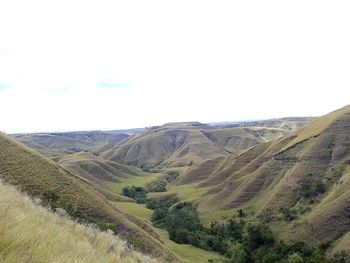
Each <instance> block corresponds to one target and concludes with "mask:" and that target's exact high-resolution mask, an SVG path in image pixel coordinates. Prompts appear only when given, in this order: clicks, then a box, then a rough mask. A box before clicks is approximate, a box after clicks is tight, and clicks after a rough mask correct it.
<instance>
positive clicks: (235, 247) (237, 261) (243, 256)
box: [225, 242, 247, 263]
mask: <svg viewBox="0 0 350 263" xmlns="http://www.w3.org/2000/svg"><path fill="white" fill-rule="evenodd" d="M225 256H226V257H228V258H229V260H228V261H227V262H228V263H231V262H232V263H246V262H247V252H246V251H245V250H244V247H243V246H242V244H240V243H238V242H233V243H230V244H229V245H228V249H227V250H226V254H225Z"/></svg>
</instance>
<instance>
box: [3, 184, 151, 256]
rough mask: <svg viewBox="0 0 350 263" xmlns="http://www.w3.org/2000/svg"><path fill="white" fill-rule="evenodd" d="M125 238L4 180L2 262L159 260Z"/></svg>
mask: <svg viewBox="0 0 350 263" xmlns="http://www.w3.org/2000/svg"><path fill="white" fill-rule="evenodd" d="M125 244H126V243H125V242H124V241H122V240H120V239H119V238H117V237H116V236H114V235H112V234H111V233H107V232H100V231H98V230H94V229H92V228H89V227H87V226H84V225H81V224H78V223H76V222H74V221H71V220H70V219H68V218H66V217H61V216H58V215H56V214H53V213H51V212H49V211H47V210H46V209H45V208H43V207H40V206H38V205H35V204H34V203H33V202H32V201H31V200H30V199H29V198H28V197H26V196H23V195H21V194H20V193H19V192H18V191H17V190H16V189H15V188H14V187H10V186H5V185H3V184H2V183H1V182H0V262H4V263H5V262H6V263H21V262H23V263H24V262H26V263H41V262H42V263H44V262H45V263H46V262H52V263H67V262H71V263H73V262H74V263H80V262H81V263H89V262H91V263H95V262H101V263H104V262H106V263H107V262H111V263H112V262H130V263H131V262H145V263H146V262H156V261H155V260H151V259H150V258H149V257H147V256H144V255H141V254H139V253H137V252H128V251H126V250H125V248H124V246H125Z"/></svg>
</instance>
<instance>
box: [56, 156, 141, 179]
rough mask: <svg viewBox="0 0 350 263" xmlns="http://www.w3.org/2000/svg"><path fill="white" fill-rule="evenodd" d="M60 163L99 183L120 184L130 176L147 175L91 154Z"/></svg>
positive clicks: (64, 158)
mask: <svg viewBox="0 0 350 263" xmlns="http://www.w3.org/2000/svg"><path fill="white" fill-rule="evenodd" d="M58 163H59V164H60V165H61V166H63V167H65V168H67V169H68V170H70V171H72V172H75V173H76V174H79V175H81V176H83V177H85V178H87V179H88V180H91V181H94V182H97V183H102V182H105V181H109V182H120V181H121V180H122V179H125V178H127V177H129V176H146V175H147V174H146V173H144V172H143V171H142V170H139V169H137V168H135V167H130V166H126V165H123V164H119V163H115V162H113V161H109V160H105V159H102V158H100V157H99V156H96V155H94V154H92V153H90V152H81V153H76V154H72V155H67V156H64V157H62V158H60V159H59V161H58Z"/></svg>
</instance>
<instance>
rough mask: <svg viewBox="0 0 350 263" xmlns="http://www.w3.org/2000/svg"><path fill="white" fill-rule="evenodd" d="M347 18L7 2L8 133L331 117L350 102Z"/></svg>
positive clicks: (254, 10)
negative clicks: (165, 123) (193, 121)
mask: <svg viewBox="0 0 350 263" xmlns="http://www.w3.org/2000/svg"><path fill="white" fill-rule="evenodd" d="M349 11H350V4H349V2H348V1H337V2H334V1H333V2H331V1H292V2H288V1H215V2H214V1H203V0H201V1H199V0H198V1H196V0H190V1H181V0H180V1H164V0H162V1H160V0H159V1H153V0H150V1H141V0H140V1H136V0H131V1H101V0H100V1H77V0H76V1H66V0H65V1H48V0H46V1H44V0H42V1H37V0H34V1H24V0H23V1H19V0H13V1H2V2H0V72H1V73H0V82H1V83H6V84H8V85H10V87H11V88H7V89H1V90H0V111H1V112H3V116H5V117H2V121H1V127H0V129H2V130H5V131H7V132H19V131H47V130H82V129H109V128H126V127H138V126H145V125H155V124H161V123H164V122H169V121H186V120H198V121H203V122H206V121H220V120H237V119H257V118H269V117H278V116H296V115H299V116H300V115H320V114H324V113H327V112H328V111H331V110H333V109H336V108H338V107H341V106H344V105H345V104H347V103H349V101H348V98H349V93H350V92H349V90H350V89H349V84H350V79H349V77H348V72H350V64H349V61H350V50H349V48H348V47H349V46H350V36H349V34H347V32H349V27H350V17H349V16H348V13H349ZM101 83H109V84H114V86H115V87H117V86H119V87H120V86H124V87H123V88H113V89H112V88H109V89H101V88H100V86H101ZM116 84H117V85H116ZM121 84H123V85H121ZM124 84H125V85H124ZM112 86H113V85H112Z"/></svg>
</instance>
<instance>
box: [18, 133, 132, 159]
mask: <svg viewBox="0 0 350 263" xmlns="http://www.w3.org/2000/svg"><path fill="white" fill-rule="evenodd" d="M13 137H14V138H16V140H18V141H20V142H22V143H24V144H26V145H27V146H29V147H30V148H32V149H34V150H36V151H38V152H40V153H42V154H44V155H45V156H48V157H55V156H63V155H66V154H73V153H76V152H81V151H86V150H88V149H92V148H94V147H95V148H98V147H102V146H104V145H111V146H110V147H112V146H114V145H115V144H117V143H119V142H121V141H123V140H125V139H127V138H128V137H129V135H128V134H125V133H116V132H104V131H83V132H62V133H60V132H59V133H33V134H14V135H13Z"/></svg>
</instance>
